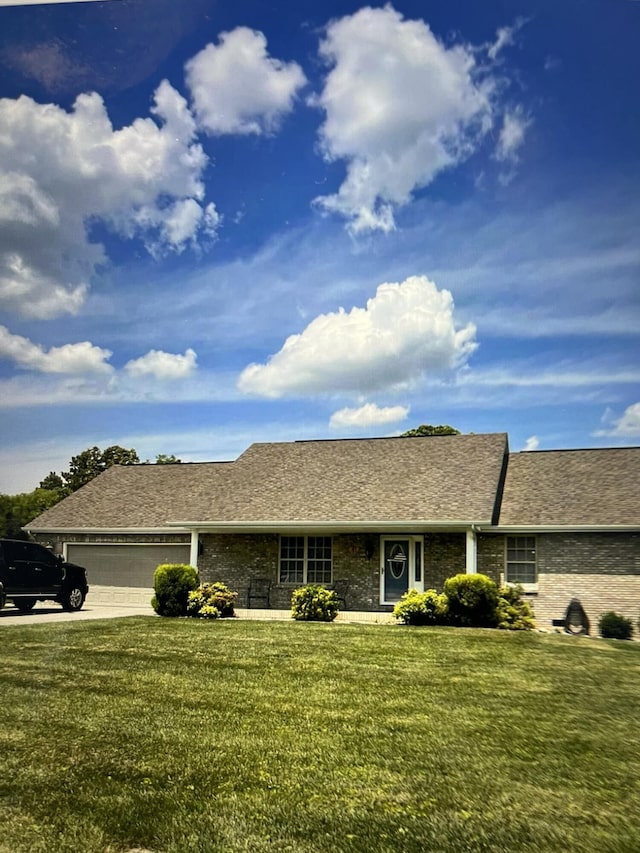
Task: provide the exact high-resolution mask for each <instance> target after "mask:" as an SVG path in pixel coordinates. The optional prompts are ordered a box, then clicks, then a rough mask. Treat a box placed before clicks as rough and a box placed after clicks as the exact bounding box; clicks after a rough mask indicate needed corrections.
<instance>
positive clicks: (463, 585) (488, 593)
mask: <svg viewBox="0 0 640 853" xmlns="http://www.w3.org/2000/svg"><path fill="white" fill-rule="evenodd" d="M444 591H445V595H446V596H447V599H448V602H449V619H450V621H451V623H452V624H453V625H462V626H468V627H470V628H495V627H496V625H497V624H498V614H497V608H498V599H499V595H498V587H497V585H496V583H494V581H492V580H491V578H488V577H487V576H486V575H480V574H476V575H466V574H459V575H454V576H453V577H452V578H447V579H446V581H445V582H444Z"/></svg>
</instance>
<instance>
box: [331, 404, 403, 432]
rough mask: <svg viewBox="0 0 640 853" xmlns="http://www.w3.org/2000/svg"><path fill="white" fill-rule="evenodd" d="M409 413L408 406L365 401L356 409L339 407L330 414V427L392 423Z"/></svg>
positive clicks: (339, 427) (355, 426) (359, 426)
mask: <svg viewBox="0 0 640 853" xmlns="http://www.w3.org/2000/svg"><path fill="white" fill-rule="evenodd" d="M408 414H409V407H408V406H383V407H381V406H376V404H375V403H365V404H364V405H363V406H360V407H359V408H357V409H349V408H345V409H340V410H339V411H337V412H334V413H333V414H332V415H331V419H330V420H329V426H330V428H331V429H345V428H346V429H349V428H356V429H358V428H364V427H369V426H379V425H382V424H394V423H397V422H398V421H402V420H404V419H405V418H406V417H407V415H408Z"/></svg>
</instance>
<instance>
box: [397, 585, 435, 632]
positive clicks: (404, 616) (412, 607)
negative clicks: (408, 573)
mask: <svg viewBox="0 0 640 853" xmlns="http://www.w3.org/2000/svg"><path fill="white" fill-rule="evenodd" d="M448 611H449V606H448V601H447V596H446V595H444V594H443V593H440V594H438V593H437V592H436V591H435V589H427V590H425V592H418V590H417V589H410V590H409V592H406V593H405V594H404V595H403V596H402V598H401V599H400V601H399V602H398V603H397V604H396V606H395V607H394V608H393V616H394V618H395V619H399V620H400V621H402V622H404V624H405V625H444V624H446V622H447V615H448Z"/></svg>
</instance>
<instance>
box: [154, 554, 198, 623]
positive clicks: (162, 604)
mask: <svg viewBox="0 0 640 853" xmlns="http://www.w3.org/2000/svg"><path fill="white" fill-rule="evenodd" d="M198 582H199V578H198V572H197V570H196V569H194V568H193V566H186V565H184V564H183V563H162V564H161V565H159V566H158V568H157V569H156V571H155V574H154V576H153V588H154V590H155V595H154V596H153V598H152V599H151V606H152V607H153V609H154V610H155V611H156V613H158V614H159V615H160V616H185V615H186V613H187V603H188V599H189V593H190V592H191V591H192V590H194V589H196V587H197V586H198Z"/></svg>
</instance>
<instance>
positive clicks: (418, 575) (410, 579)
mask: <svg viewBox="0 0 640 853" xmlns="http://www.w3.org/2000/svg"><path fill="white" fill-rule="evenodd" d="M422 544H423V537H422V536H383V537H382V541H381V547H380V555H381V566H380V603H381V604H395V603H396V602H397V601H400V599H401V598H402V596H403V595H404V594H405V592H407V590H409V589H411V588H412V587H416V588H417V589H422V585H423V581H422Z"/></svg>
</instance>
